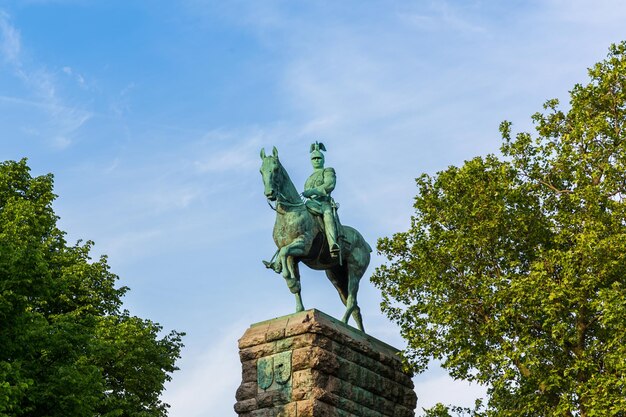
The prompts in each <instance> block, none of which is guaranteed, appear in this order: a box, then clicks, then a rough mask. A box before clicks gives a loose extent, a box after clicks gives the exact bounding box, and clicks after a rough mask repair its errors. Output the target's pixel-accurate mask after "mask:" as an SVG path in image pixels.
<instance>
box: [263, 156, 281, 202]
mask: <svg viewBox="0 0 626 417" xmlns="http://www.w3.org/2000/svg"><path fill="white" fill-rule="evenodd" d="M261 160H262V161H263V163H262V164H261V176H262V177H263V185H264V186H265V197H267V199H268V200H271V201H276V199H277V196H278V194H279V193H280V187H281V185H282V184H281V183H282V175H281V173H282V169H281V168H282V165H281V164H280V161H279V160H278V150H276V147H274V149H272V155H270V156H267V155H265V149H261Z"/></svg>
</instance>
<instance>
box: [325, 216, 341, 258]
mask: <svg viewBox="0 0 626 417" xmlns="http://www.w3.org/2000/svg"><path fill="white" fill-rule="evenodd" d="M324 229H325V230H326V239H328V247H329V248H330V256H332V257H333V258H337V257H338V256H339V253H340V252H341V248H340V247H339V244H337V228H336V227H335V219H334V216H333V213H332V212H330V211H329V212H326V213H324Z"/></svg>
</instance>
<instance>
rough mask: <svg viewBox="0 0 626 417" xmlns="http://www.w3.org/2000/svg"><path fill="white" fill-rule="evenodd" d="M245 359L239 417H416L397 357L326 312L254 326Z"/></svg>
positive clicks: (243, 346) (244, 345)
mask: <svg viewBox="0 0 626 417" xmlns="http://www.w3.org/2000/svg"><path fill="white" fill-rule="evenodd" d="M239 356H240V359H241V365H242V381H241V385H240V386H239V389H237V393H236V399H237V403H236V404H235V411H236V412H237V414H238V415H239V417H414V416H415V412H414V410H415V405H416V401H417V397H416V395H415V391H414V390H413V381H412V380H411V374H410V373H406V372H404V371H403V368H402V362H401V360H400V358H399V357H398V350H397V349H395V348H393V347H391V346H389V345H387V344H385V343H383V342H381V341H379V340H377V339H375V338H373V337H371V336H368V335H366V334H365V333H363V332H360V331H359V330H356V329H354V328H352V327H350V326H347V325H346V324H344V323H342V322H341V321H339V320H336V319H334V318H332V317H330V316H328V315H327V314H324V313H322V312H321V311H318V310H307V311H303V312H300V313H296V314H292V315H289V316H284V317H279V318H276V319H273V320H268V321H264V322H261V323H257V324H253V325H252V326H250V328H249V329H248V330H247V331H246V332H245V333H244V335H243V337H242V338H241V339H239Z"/></svg>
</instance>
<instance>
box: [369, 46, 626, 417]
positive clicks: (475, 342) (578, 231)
mask: <svg viewBox="0 0 626 417" xmlns="http://www.w3.org/2000/svg"><path fill="white" fill-rule="evenodd" d="M589 76H590V82H589V83H588V84H587V85H584V86H583V85H576V86H575V87H574V88H573V89H572V90H571V92H570V98H571V99H570V106H569V109H568V110H561V109H560V108H559V103H558V101H557V100H549V101H547V102H546V104H545V106H544V109H545V114H541V113H537V114H535V115H534V116H533V120H534V122H535V126H536V134H535V135H534V136H533V135H531V134H529V133H519V134H517V135H515V136H512V134H511V123H509V122H503V123H502V125H501V129H500V130H501V133H502V136H503V139H504V143H503V145H502V148H501V151H502V154H503V157H496V156H494V155H489V156H487V157H484V158H481V157H478V158H475V159H472V160H470V161H466V162H465V163H464V165H462V166H461V167H454V166H451V167H449V168H448V169H446V170H445V171H442V172H439V173H437V174H436V175H435V176H433V177H431V176H428V175H422V176H420V177H419V178H418V179H417V180H416V181H417V187H418V193H417V196H416V198H415V204H414V207H415V215H414V216H413V217H412V219H411V227H410V229H409V230H408V231H406V232H403V233H397V234H395V235H393V237H391V238H383V239H380V240H379V242H378V250H379V251H380V252H381V253H382V254H384V255H385V256H386V257H387V260H388V263H387V264H386V265H383V266H381V267H379V268H378V269H377V271H376V272H375V274H374V276H373V278H372V281H373V282H374V283H375V285H376V286H377V287H379V288H380V289H381V290H382V292H383V302H382V305H381V307H382V309H383V311H384V312H385V313H386V314H387V315H388V316H389V317H390V318H391V319H392V320H394V321H395V322H397V323H398V324H399V325H400V327H401V332H402V335H403V337H404V338H405V339H406V340H407V341H408V349H407V352H406V357H407V361H408V363H410V365H411V366H412V367H413V369H414V370H416V371H418V372H419V371H423V370H424V369H425V368H426V367H427V365H428V363H429V361H430V360H432V359H433V358H434V359H437V360H441V361H442V365H443V367H444V368H445V369H447V370H448V372H449V373H450V375H451V376H452V377H454V378H459V379H465V380H469V381H474V382H478V383H480V384H483V385H485V386H486V387H487V395H488V398H487V400H488V401H487V402H486V404H485V407H486V408H485V410H484V412H483V414H484V415H487V416H580V417H593V416H604V417H606V416H626V204H625V203H626V202H625V201H624V199H625V197H626V126H625V124H626V42H622V43H620V44H618V45H612V46H611V47H610V50H609V54H608V58H607V59H606V60H604V61H602V62H600V63H598V64H596V65H594V66H593V67H592V68H591V69H589ZM435 411H437V412H439V413H440V414H442V413H443V411H442V410H441V409H439V410H433V411H431V414H432V413H435Z"/></svg>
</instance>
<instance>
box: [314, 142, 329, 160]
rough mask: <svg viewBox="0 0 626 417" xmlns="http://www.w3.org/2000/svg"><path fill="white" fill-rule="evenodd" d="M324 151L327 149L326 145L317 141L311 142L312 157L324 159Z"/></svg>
mask: <svg viewBox="0 0 626 417" xmlns="http://www.w3.org/2000/svg"><path fill="white" fill-rule="evenodd" d="M322 151H326V147H325V146H324V144H323V143H321V142H315V143H312V144H311V159H313V158H322V161H323V160H324V154H323V153H322Z"/></svg>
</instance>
